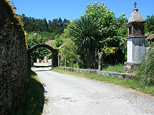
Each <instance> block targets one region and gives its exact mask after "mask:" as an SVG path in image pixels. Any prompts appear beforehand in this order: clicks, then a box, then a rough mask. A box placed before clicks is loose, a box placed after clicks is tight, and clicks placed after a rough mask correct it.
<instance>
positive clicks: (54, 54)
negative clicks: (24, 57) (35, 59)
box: [28, 44, 58, 67]
mask: <svg viewBox="0 0 154 115" xmlns="http://www.w3.org/2000/svg"><path fill="white" fill-rule="evenodd" d="M40 47H44V48H47V49H49V50H50V51H51V53H52V66H54V67H56V66H58V57H57V55H58V50H56V49H53V48H52V47H51V46H49V45H46V44H39V45H36V46H33V47H32V48H30V49H28V65H29V67H30V66H31V53H32V52H33V51H34V50H36V49H37V48H40Z"/></svg>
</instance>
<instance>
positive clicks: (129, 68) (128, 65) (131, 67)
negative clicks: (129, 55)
mask: <svg viewBox="0 0 154 115" xmlns="http://www.w3.org/2000/svg"><path fill="white" fill-rule="evenodd" d="M139 65H140V63H132V62H125V63H124V70H125V73H133V72H134V71H135V70H136V69H137V67H138V66H139Z"/></svg>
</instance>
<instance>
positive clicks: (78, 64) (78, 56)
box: [77, 55, 81, 69]
mask: <svg viewBox="0 0 154 115" xmlns="http://www.w3.org/2000/svg"><path fill="white" fill-rule="evenodd" d="M80 57H81V56H80V55H77V68H78V69H79V68H80Z"/></svg>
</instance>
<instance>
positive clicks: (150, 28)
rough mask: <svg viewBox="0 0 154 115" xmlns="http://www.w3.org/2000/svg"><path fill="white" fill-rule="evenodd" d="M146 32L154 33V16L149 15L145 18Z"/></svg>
mask: <svg viewBox="0 0 154 115" xmlns="http://www.w3.org/2000/svg"><path fill="white" fill-rule="evenodd" d="M145 33H154V16H153V15H152V16H147V19H146V20H145Z"/></svg>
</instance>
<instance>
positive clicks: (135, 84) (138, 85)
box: [53, 67, 154, 96]
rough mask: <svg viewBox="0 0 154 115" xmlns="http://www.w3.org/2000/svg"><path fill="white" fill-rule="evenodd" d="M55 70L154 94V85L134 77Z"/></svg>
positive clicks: (55, 69) (54, 69)
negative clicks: (125, 77) (145, 83)
mask: <svg viewBox="0 0 154 115" xmlns="http://www.w3.org/2000/svg"><path fill="white" fill-rule="evenodd" d="M53 71H55V72H59V73H63V74H68V75H74V76H78V77H84V78H88V79H92V80H96V81H103V82H106V83H111V84H115V85H119V86H123V87H125V88H131V89H135V90H137V91H139V92H143V93H145V94H150V95H152V96H154V86H145V85H144V83H143V82H141V81H138V80H135V79H134V80H132V79H120V78H117V77H107V76H102V75H99V74H97V75H96V74H88V73H78V72H72V71H66V70H63V69H60V68H58V67H57V68H53Z"/></svg>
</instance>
